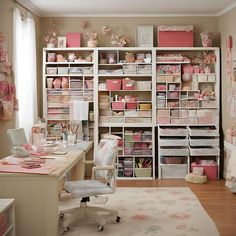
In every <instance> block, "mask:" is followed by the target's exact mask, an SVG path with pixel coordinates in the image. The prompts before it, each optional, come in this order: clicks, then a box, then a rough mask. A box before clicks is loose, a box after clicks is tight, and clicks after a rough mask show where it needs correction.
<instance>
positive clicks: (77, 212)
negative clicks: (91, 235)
mask: <svg viewBox="0 0 236 236" xmlns="http://www.w3.org/2000/svg"><path fill="white" fill-rule="evenodd" d="M88 201H89V198H87V197H86V198H83V199H82V200H81V202H80V208H75V209H70V210H67V211H64V212H63V213H62V217H63V229H64V231H65V232H66V231H68V230H69V225H71V224H72V223H73V222H75V221H77V220H79V219H81V218H84V217H88V218H90V219H93V220H94V221H95V222H96V223H98V225H97V230H98V231H103V228H104V225H105V224H106V217H114V218H115V219H116V222H120V217H119V216H118V215H119V213H118V211H116V210H110V209H106V208H102V207H94V206H88V205H87V202H88ZM99 213H101V214H99Z"/></svg>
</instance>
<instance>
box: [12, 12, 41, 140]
mask: <svg viewBox="0 0 236 236" xmlns="http://www.w3.org/2000/svg"><path fill="white" fill-rule="evenodd" d="M13 44H14V45H13V71H14V74H15V84H16V95H17V97H18V100H19V111H18V117H17V118H18V119H17V126H18V127H22V128H24V129H25V133H26V135H27V138H29V134H30V130H31V126H32V125H33V124H34V123H35V122H36V120H37V117H38V112H37V77H36V39H35V22H34V20H33V19H32V17H30V15H29V14H28V16H27V17H24V18H22V16H21V13H20V11H19V9H17V8H15V9H14V14H13ZM28 140H29V139H28Z"/></svg>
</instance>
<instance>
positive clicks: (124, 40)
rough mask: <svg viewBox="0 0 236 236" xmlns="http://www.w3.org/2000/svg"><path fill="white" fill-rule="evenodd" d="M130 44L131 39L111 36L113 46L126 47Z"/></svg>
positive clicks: (117, 35)
mask: <svg viewBox="0 0 236 236" xmlns="http://www.w3.org/2000/svg"><path fill="white" fill-rule="evenodd" d="M128 42H129V39H128V38H126V37H124V36H123V35H120V34H112V35H111V44H112V45H114V46H118V47H124V46H125V45H126V44H127V43H128Z"/></svg>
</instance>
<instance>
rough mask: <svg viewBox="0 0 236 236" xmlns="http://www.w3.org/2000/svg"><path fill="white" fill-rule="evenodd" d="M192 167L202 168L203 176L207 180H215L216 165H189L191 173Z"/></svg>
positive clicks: (216, 173)
mask: <svg viewBox="0 0 236 236" xmlns="http://www.w3.org/2000/svg"><path fill="white" fill-rule="evenodd" d="M193 167H203V169H204V174H205V175H206V176H207V179H209V180H216V179H217V175H218V165H198V164H197V165H196V164H193V163H192V164H191V172H193Z"/></svg>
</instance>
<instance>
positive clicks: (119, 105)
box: [111, 102, 125, 110]
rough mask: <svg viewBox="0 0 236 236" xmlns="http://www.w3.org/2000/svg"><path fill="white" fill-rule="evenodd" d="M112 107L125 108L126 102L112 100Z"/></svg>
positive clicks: (114, 108) (115, 108)
mask: <svg viewBox="0 0 236 236" xmlns="http://www.w3.org/2000/svg"><path fill="white" fill-rule="evenodd" d="M111 107H112V109H113V110H124V109H125V103H124V102H112V103H111Z"/></svg>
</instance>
